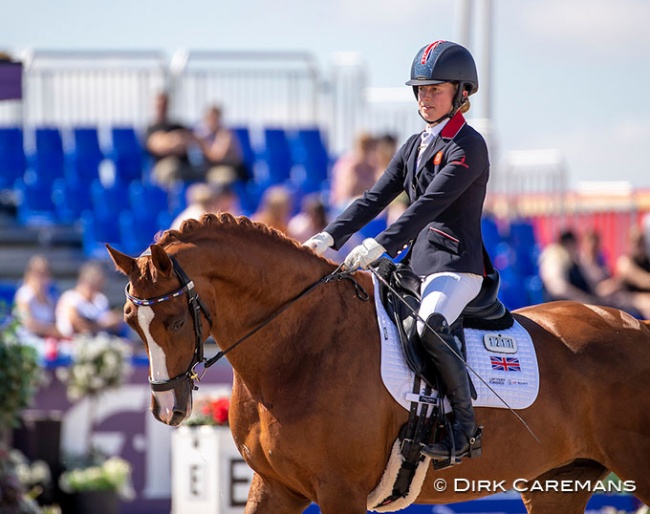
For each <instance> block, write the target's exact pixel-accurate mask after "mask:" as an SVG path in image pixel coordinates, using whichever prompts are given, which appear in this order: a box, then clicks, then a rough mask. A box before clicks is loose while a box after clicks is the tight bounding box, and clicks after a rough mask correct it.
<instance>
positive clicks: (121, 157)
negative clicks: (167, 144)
mask: <svg viewBox="0 0 650 514" xmlns="http://www.w3.org/2000/svg"><path fill="white" fill-rule="evenodd" d="M108 157H109V158H110V159H111V160H112V161H113V163H114V164H115V176H116V177H117V178H118V179H119V180H121V181H122V182H125V183H128V182H131V181H133V180H142V178H143V169H144V164H145V153H144V149H143V148H142V144H141V143H140V140H139V138H138V134H137V133H136V131H135V129H134V128H133V127H113V128H111V149H110V151H109V152H108Z"/></svg>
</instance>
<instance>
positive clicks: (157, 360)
mask: <svg viewBox="0 0 650 514" xmlns="http://www.w3.org/2000/svg"><path fill="white" fill-rule="evenodd" d="M153 318H154V312H153V309H152V308H151V307H148V306H140V307H138V323H139V324H140V330H142V333H143V334H144V337H145V339H146V340H147V348H149V370H150V373H151V378H153V379H154V380H169V373H168V372H167V365H166V363H165V352H164V351H163V349H162V348H161V347H160V345H159V344H158V343H156V341H154V339H153V337H152V336H151V332H150V331H149V326H150V325H151V322H152V321H153ZM153 395H154V396H155V397H156V399H157V400H158V405H159V406H160V411H161V412H160V414H161V416H162V417H164V416H171V413H172V411H173V409H174V393H173V392H172V391H158V392H154V393H153Z"/></svg>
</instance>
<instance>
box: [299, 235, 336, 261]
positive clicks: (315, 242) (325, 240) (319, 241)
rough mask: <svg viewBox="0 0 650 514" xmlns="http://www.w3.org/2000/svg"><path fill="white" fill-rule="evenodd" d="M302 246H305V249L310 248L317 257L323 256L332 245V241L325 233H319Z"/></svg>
mask: <svg viewBox="0 0 650 514" xmlns="http://www.w3.org/2000/svg"><path fill="white" fill-rule="evenodd" d="M302 245H303V246H306V247H307V248H311V249H312V250H314V251H315V252H316V253H317V254H318V255H323V254H324V253H325V250H327V249H328V248H331V247H332V246H333V245H334V239H333V238H332V236H331V235H330V234H328V233H327V232H319V233H318V234H316V235H315V236H312V237H310V238H309V239H307V241H305V242H304V243H303V244H302Z"/></svg>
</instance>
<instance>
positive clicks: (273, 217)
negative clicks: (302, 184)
mask: <svg viewBox="0 0 650 514" xmlns="http://www.w3.org/2000/svg"><path fill="white" fill-rule="evenodd" d="M292 208H293V198H292V196H291V192H290V191H289V190H288V189H287V188H286V187H284V186H271V187H269V188H268V189H267V190H266V191H264V194H263V195H262V201H261V202H260V206H259V208H258V210H257V211H256V212H255V213H254V214H253V215H252V216H251V218H252V219H253V221H259V222H262V223H265V224H266V225H268V226H269V227H272V228H275V229H277V230H279V231H280V232H282V233H283V234H285V235H286V234H287V233H288V228H289V220H290V219H291V210H292Z"/></svg>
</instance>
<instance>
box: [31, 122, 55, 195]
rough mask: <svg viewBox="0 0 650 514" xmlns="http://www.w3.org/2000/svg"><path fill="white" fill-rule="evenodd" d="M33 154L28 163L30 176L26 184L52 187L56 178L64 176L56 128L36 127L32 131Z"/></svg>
mask: <svg viewBox="0 0 650 514" xmlns="http://www.w3.org/2000/svg"><path fill="white" fill-rule="evenodd" d="M34 142H35V147H34V153H32V154H31V155H29V158H28V162H29V165H30V170H28V173H29V174H30V175H31V176H29V177H26V179H25V180H26V181H27V182H40V183H43V184H45V183H47V184H50V185H52V183H53V182H54V181H55V180H56V179H57V178H63V176H64V162H65V159H64V153H63V141H62V139H61V131H60V130H59V129H58V128H56V127H37V128H36V129H35V130H34Z"/></svg>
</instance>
